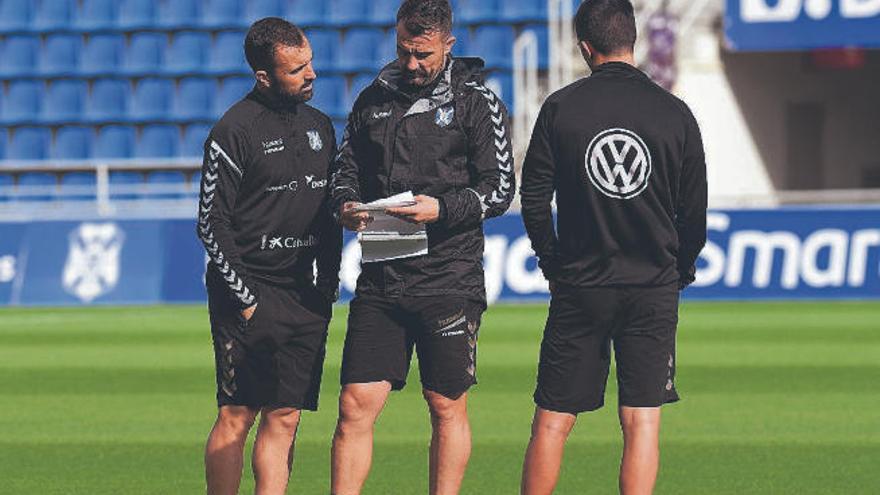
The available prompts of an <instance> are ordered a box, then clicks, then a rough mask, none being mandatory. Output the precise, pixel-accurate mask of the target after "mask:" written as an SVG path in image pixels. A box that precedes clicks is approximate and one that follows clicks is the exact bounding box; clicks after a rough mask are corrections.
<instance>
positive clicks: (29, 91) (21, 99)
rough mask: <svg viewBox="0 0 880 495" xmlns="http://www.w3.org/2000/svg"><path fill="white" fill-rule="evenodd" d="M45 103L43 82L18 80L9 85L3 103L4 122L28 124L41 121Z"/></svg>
mask: <svg viewBox="0 0 880 495" xmlns="http://www.w3.org/2000/svg"><path fill="white" fill-rule="evenodd" d="M42 103H43V83H42V81H40V82H38V81H28V80H18V81H12V82H11V83H9V91H8V92H7V93H6V98H4V101H3V122H5V123H7V124H27V123H34V122H36V121H37V120H39V117H40V107H41V106H42Z"/></svg>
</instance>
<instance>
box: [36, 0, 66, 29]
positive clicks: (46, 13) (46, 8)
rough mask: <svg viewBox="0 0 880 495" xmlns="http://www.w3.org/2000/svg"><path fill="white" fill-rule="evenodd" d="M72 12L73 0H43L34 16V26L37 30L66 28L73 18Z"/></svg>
mask: <svg viewBox="0 0 880 495" xmlns="http://www.w3.org/2000/svg"><path fill="white" fill-rule="evenodd" d="M74 12H76V2H74V0H43V1H42V2H40V6H39V8H38V9H37V13H36V16H35V18H34V24H33V25H34V28H35V29H36V30H38V31H50V30H53V29H63V28H67V27H69V26H70V23H71V21H72V20H73V14H74Z"/></svg>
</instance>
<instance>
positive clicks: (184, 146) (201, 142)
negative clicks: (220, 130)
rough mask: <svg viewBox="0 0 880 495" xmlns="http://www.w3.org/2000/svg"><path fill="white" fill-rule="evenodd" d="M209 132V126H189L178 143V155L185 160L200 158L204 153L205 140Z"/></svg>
mask: <svg viewBox="0 0 880 495" xmlns="http://www.w3.org/2000/svg"><path fill="white" fill-rule="evenodd" d="M210 132H211V126H209V125H207V124H191V125H188V126H186V130H184V131H183V140H182V141H181V143H180V148H179V149H178V150H177V151H178V154H179V155H180V156H182V157H187V158H192V157H196V158H201V157H202V155H204V153H205V140H207V139H208V134H209V133H210Z"/></svg>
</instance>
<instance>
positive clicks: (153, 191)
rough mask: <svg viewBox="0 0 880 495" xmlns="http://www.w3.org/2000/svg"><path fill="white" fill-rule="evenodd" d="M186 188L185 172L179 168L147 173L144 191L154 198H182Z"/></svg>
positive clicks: (184, 195)
mask: <svg viewBox="0 0 880 495" xmlns="http://www.w3.org/2000/svg"><path fill="white" fill-rule="evenodd" d="M187 189H188V186H187V183H186V174H184V173H183V172H181V171H179V170H162V171H158V172H150V173H148V174H147V183H146V191H147V194H148V195H149V196H150V197H151V198H155V199H182V198H184V197H186V191H187Z"/></svg>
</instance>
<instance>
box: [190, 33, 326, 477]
mask: <svg viewBox="0 0 880 495" xmlns="http://www.w3.org/2000/svg"><path fill="white" fill-rule="evenodd" d="M245 54H246V56H247V59H248V62H249V64H250V65H251V67H252V68H253V70H254V75H255V79H256V85H255V87H254V90H253V91H251V93H250V94H248V95H247V96H246V97H245V98H244V99H242V100H241V101H239V102H238V103H236V104H235V105H233V106H232V108H230V109H229V111H227V112H226V114H225V115H224V116H223V118H221V119H220V121H219V122H217V124H216V125H215V126H214V128H213V129H212V130H211V133H210V135H209V137H208V140H207V142H206V143H205V159H204V164H203V166H202V184H201V195H200V205H199V224H198V234H199V237H200V239H201V240H202V242H203V243H204V245H205V248H206V250H207V252H208V255H209V257H210V263H209V264H208V272H207V277H206V282H207V288H208V307H209V312H210V317H211V333H212V335H213V339H214V352H215V357H216V366H217V404H218V406H219V412H218V415H217V421H216V423H215V424H214V428H213V429H212V431H211V435H210V437H209V438H208V444H207V447H206V452H205V471H206V477H207V483H208V493H209V494H236V493H238V488H239V483H240V481H241V470H242V453H243V449H244V443H245V440H246V439H247V436H248V431H249V430H250V427H251V426H252V424H253V423H254V420H255V418H256V416H257V414H261V419H260V426H259V430H258V432H257V438H256V443H255V445H254V454H253V456H254V458H253V467H254V477H255V478H256V493H260V494H281V493H284V491H285V489H286V487H287V481H288V477H289V475H290V465H291V464H290V463H291V461H292V458H293V442H294V439H295V434H296V428H297V425H298V424H299V419H300V411H301V410H302V409H306V410H315V409H317V407H318V389H319V388H320V383H321V371H322V366H323V362H324V352H325V343H326V339H327V325H328V323H329V321H330V312H331V304H332V302H333V300H335V294H336V291H337V287H338V283H339V278H338V277H339V265H340V256H341V245H342V231H341V229H340V228H339V226H338V225H337V224H336V222H335V221H334V220H333V217H332V214H331V213H330V211H329V210H328V208H327V183H328V172H329V170H330V165H331V163H332V161H333V158H334V156H335V145H334V143H335V138H334V136H333V126H332V125H331V122H330V120H329V119H328V118H327V117H326V116H325V115H323V114H322V113H321V112H319V111H317V110H315V109H314V108H312V107H310V106H308V105H306V104H305V102H306V101H308V100H309V99H310V98H311V96H312V83H313V81H314V80H315V77H316V76H315V73H314V71H313V70H312V65H311V61H312V50H311V48H310V46H309V42H308V40H307V39H306V37H305V36H304V34H303V33H302V31H300V29H299V28H297V27H296V26H294V25H293V24H290V23H288V22H287V21H284V20H282V19H279V18H266V19H262V20H260V21H257V22H256V23H254V25H253V26H251V29H250V31H249V32H248V34H247V37H246V39H245ZM316 261H317V269H318V276H317V281H315V277H314V266H315V262H316Z"/></svg>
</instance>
